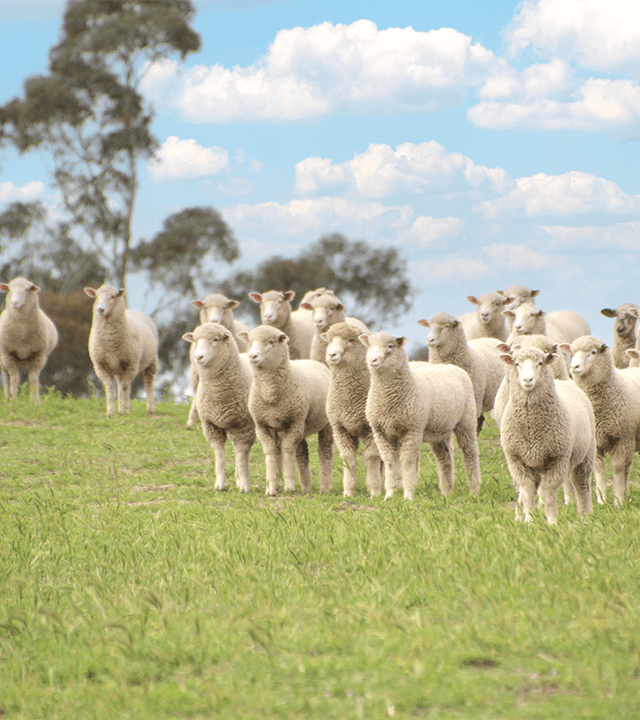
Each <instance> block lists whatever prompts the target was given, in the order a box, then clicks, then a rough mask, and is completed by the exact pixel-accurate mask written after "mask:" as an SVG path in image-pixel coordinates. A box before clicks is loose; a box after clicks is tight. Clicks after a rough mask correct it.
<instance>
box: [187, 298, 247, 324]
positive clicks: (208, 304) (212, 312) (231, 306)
mask: <svg viewBox="0 0 640 720" xmlns="http://www.w3.org/2000/svg"><path fill="white" fill-rule="evenodd" d="M191 304H192V305H193V306H194V307H196V308H198V310H200V322H201V323H206V322H214V323H218V324H220V325H223V324H224V323H225V322H227V323H230V322H231V319H232V314H231V313H232V312H233V310H235V309H236V308H237V307H238V305H240V303H239V302H238V301H237V300H229V298H227V297H225V296H224V295H220V294H214V295H207V297H206V298H204V300H194V301H193V302H192V303H191Z"/></svg>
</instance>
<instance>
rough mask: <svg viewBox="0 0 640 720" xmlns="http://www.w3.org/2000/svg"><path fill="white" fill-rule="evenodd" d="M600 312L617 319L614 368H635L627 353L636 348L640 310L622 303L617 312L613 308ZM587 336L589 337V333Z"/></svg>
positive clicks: (612, 347)
mask: <svg viewBox="0 0 640 720" xmlns="http://www.w3.org/2000/svg"><path fill="white" fill-rule="evenodd" d="M600 312H601V313H602V314H603V315H604V316H605V317H608V318H615V323H614V326H613V345H612V346H611V355H612V357H613V364H614V366H615V367H617V368H619V369H622V368H626V367H633V366H632V365H630V356H629V354H628V353H627V352H626V351H627V350H628V349H631V348H635V346H636V339H637V328H638V318H639V317H640V308H638V306H637V305H632V304H631V303H622V305H620V306H618V307H617V308H616V309H615V310H614V309H613V308H603V309H602V310H600ZM585 334H587V335H588V333H585Z"/></svg>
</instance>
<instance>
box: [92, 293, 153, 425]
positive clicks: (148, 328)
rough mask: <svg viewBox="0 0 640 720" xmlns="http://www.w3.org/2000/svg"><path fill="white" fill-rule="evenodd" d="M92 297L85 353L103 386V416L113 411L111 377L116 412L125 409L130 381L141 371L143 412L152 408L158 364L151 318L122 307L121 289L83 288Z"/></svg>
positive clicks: (128, 402)
mask: <svg viewBox="0 0 640 720" xmlns="http://www.w3.org/2000/svg"><path fill="white" fill-rule="evenodd" d="M84 291H85V293H86V295H88V297H90V298H92V299H93V301H94V302H93V319H92V322H91V331H90V333H89V356H90V357H91V362H92V363H93V369H94V371H95V373H96V375H97V376H98V378H99V379H100V380H101V381H102V383H103V385H104V392H105V395H106V398H107V417H112V416H113V415H114V413H115V404H114V399H113V395H114V379H115V380H116V381H117V384H118V413H120V414H121V415H122V414H124V413H128V412H129V408H130V394H131V383H132V381H133V379H134V378H135V377H136V375H138V373H142V379H143V383H144V389H145V393H146V395H147V412H149V413H153V412H154V410H155V395H154V381H155V375H156V370H157V367H158V332H157V330H156V327H155V325H154V324H153V321H152V320H151V318H149V317H147V315H145V314H144V313H142V312H140V311H139V310H130V309H128V308H127V307H126V306H125V291H124V289H121V290H116V289H115V288H113V287H111V285H103V286H102V287H100V288H98V289H97V290H94V289H93V288H91V287H86V288H85V289H84Z"/></svg>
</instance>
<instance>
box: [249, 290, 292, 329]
mask: <svg viewBox="0 0 640 720" xmlns="http://www.w3.org/2000/svg"><path fill="white" fill-rule="evenodd" d="M295 295H296V294H295V292H294V291H293V290H288V291H287V292H284V293H283V292H280V291H279V290H269V292H266V293H257V292H251V293H249V297H250V298H251V300H253V302H255V303H258V304H259V305H260V320H261V321H262V324H263V325H272V326H273V327H282V326H283V325H284V324H285V323H286V322H287V320H288V319H289V316H290V315H291V301H292V300H293V298H294V297H295Z"/></svg>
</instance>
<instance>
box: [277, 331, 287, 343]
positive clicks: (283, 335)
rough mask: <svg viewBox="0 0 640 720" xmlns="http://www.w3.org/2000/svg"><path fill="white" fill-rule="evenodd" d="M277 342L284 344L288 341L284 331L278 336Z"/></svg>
mask: <svg viewBox="0 0 640 720" xmlns="http://www.w3.org/2000/svg"><path fill="white" fill-rule="evenodd" d="M278 342H279V343H280V345H284V344H285V343H288V342H289V338H288V337H287V336H286V335H285V334H284V333H282V335H279V336H278Z"/></svg>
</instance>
